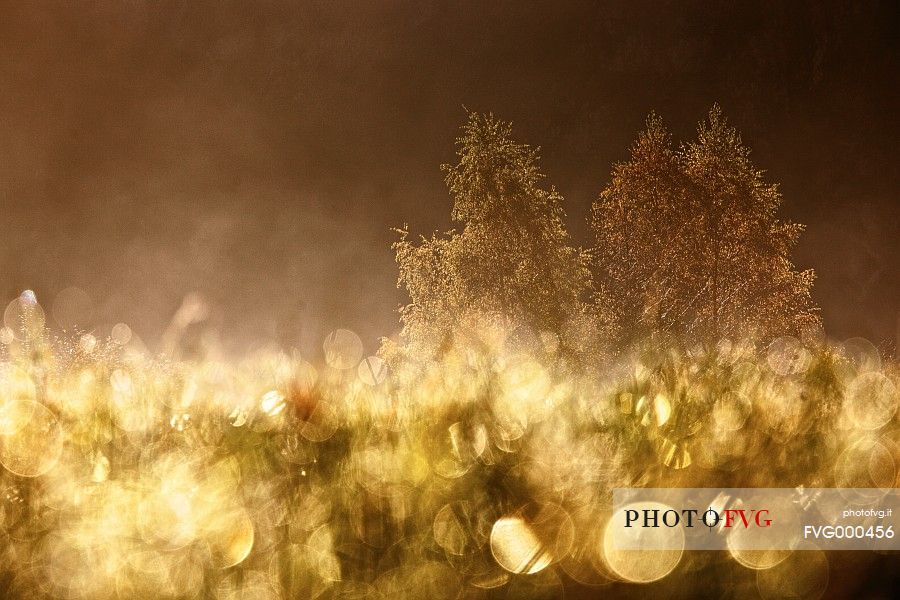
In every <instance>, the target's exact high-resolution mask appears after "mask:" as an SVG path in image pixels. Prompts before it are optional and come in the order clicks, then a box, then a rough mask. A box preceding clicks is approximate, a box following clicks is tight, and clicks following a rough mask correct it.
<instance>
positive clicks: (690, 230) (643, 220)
mask: <svg viewBox="0 0 900 600" xmlns="http://www.w3.org/2000/svg"><path fill="white" fill-rule="evenodd" d="M749 155H750V151H749V149H748V148H747V147H746V146H744V144H743V143H742V141H741V137H740V135H739V134H738V132H737V131H736V130H735V129H734V128H733V127H731V126H730V125H729V124H728V123H727V122H726V120H725V118H724V116H723V115H722V112H721V110H720V108H719V107H718V106H713V108H712V109H711V110H710V112H709V115H708V118H707V120H706V121H704V122H703V123H701V124H700V126H699V129H698V132H697V139H696V140H695V141H694V142H691V143H689V144H686V145H683V146H681V147H680V148H678V149H675V148H674V147H673V145H672V139H671V135H670V134H669V132H668V131H667V130H666V128H665V127H664V125H663V124H662V122H661V120H660V119H659V117H657V116H656V115H653V114H651V115H650V117H649V118H648V120H647V126H646V129H645V130H644V131H643V132H642V133H641V134H640V135H639V136H638V139H637V141H636V142H635V143H634V145H633V147H632V151H631V159H630V160H629V161H628V162H625V163H622V164H618V165H616V166H615V167H614V169H613V174H612V182H611V183H610V184H609V186H608V187H607V188H606V189H605V190H603V192H602V193H601V194H600V197H599V199H598V200H597V201H596V202H595V203H594V206H593V211H592V216H591V226H592V228H593V231H594V234H595V240H596V246H595V248H594V251H593V258H594V264H595V266H596V268H597V270H598V271H599V282H598V287H599V288H600V293H599V294H598V305H600V306H601V307H603V309H604V310H607V311H610V312H611V313H613V315H614V318H615V321H616V323H617V325H618V326H619V327H618V330H619V331H620V332H621V340H620V341H622V342H629V341H633V340H636V339H640V338H645V337H647V336H652V335H665V336H667V337H672V338H676V339H680V340H682V341H685V342H688V341H694V342H703V343H714V342H716V341H718V340H720V339H723V338H731V339H737V338H742V339H743V338H750V339H755V340H767V339H771V338H773V337H775V336H778V335H784V334H797V333H799V332H801V331H802V330H803V329H804V328H806V327H808V326H814V325H817V324H818V316H817V311H818V309H817V308H816V307H815V305H814V303H813V301H812V299H811V297H810V287H811V285H812V282H813V279H814V274H813V272H812V271H811V270H806V271H798V270H796V269H795V267H794V265H793V264H792V263H791V260H790V251H791V249H792V248H793V246H794V245H795V244H796V241H797V238H798V236H799V234H800V232H801V231H802V229H803V227H802V225H799V224H795V223H790V222H786V221H782V220H780V219H779V218H778V217H777V211H778V208H779V206H780V205H781V201H782V197H781V194H780V193H779V191H778V188H777V186H776V185H773V184H769V183H766V182H765V181H764V179H763V172H762V171H760V170H758V169H756V168H755V167H754V165H753V164H752V163H751V161H750V158H749Z"/></svg>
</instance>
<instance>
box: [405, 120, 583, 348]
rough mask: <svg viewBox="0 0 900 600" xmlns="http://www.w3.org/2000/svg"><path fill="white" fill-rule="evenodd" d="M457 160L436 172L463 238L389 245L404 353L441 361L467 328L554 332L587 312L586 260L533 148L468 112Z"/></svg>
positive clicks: (501, 125)
mask: <svg viewBox="0 0 900 600" xmlns="http://www.w3.org/2000/svg"><path fill="white" fill-rule="evenodd" d="M457 156H458V159H459V160H458V163H457V164H455V165H444V166H443V167H442V169H443V171H444V173H445V176H446V183H447V186H448V188H449V191H450V195H451V196H452V198H453V209H452V213H451V218H452V220H453V221H455V222H457V223H460V224H461V226H462V229H461V231H456V230H453V231H449V232H447V233H445V234H443V235H432V236H431V237H430V238H424V237H423V238H421V240H420V242H419V243H418V244H416V243H413V242H412V241H410V240H409V239H408V231H407V230H406V229H403V230H400V233H401V238H400V240H399V241H397V242H396V243H395V244H394V245H393V249H394V251H395V252H396V257H397V264H398V266H399V270H400V274H399V279H398V286H402V287H405V288H406V291H407V292H408V294H409V298H410V303H409V304H407V305H406V306H404V307H402V308H401V311H400V314H401V322H402V325H403V330H402V333H401V341H402V345H403V346H404V348H405V349H406V350H407V351H408V352H411V353H413V354H414V355H415V356H417V357H419V358H426V357H435V356H439V355H440V354H441V352H442V351H444V350H446V349H448V348H449V347H450V345H452V343H453V340H454V337H455V336H456V335H458V334H459V333H460V332H461V331H463V330H466V329H470V330H471V329H483V328H485V327H499V328H502V329H504V330H512V329H514V328H517V327H519V328H522V327H524V328H526V329H528V330H530V331H532V332H534V333H535V334H538V335H539V334H541V333H546V332H550V333H554V334H562V333H563V332H564V331H565V330H566V328H567V326H568V325H569V324H570V323H572V322H573V320H574V321H577V320H578V319H579V318H583V317H587V316H588V315H589V313H588V311H587V310H586V304H585V297H586V295H587V294H588V293H589V291H590V287H591V280H590V270H589V267H588V261H587V256H586V254H585V253H584V252H582V251H581V250H580V249H578V248H576V247H574V246H573V245H572V244H571V241H570V238H569V234H568V232H567V231H566V228H565V225H564V223H563V219H564V217H565V215H564V212H563V209H562V200H563V199H562V197H561V196H560V194H559V193H558V192H557V191H556V189H555V188H553V187H550V188H549V189H548V188H546V187H543V185H542V184H543V183H544V179H545V176H544V175H543V174H542V173H541V171H540V169H539V166H538V159H539V156H538V149H536V148H531V147H530V146H528V145H526V144H521V143H518V142H516V141H514V140H513V139H512V125H511V124H510V123H507V122H503V121H501V120H498V119H496V118H494V116H493V115H482V114H478V113H470V114H469V118H468V121H467V123H466V124H465V125H464V126H463V128H462V135H461V136H460V137H459V138H458V139H457Z"/></svg>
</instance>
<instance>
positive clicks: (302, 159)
mask: <svg viewBox="0 0 900 600" xmlns="http://www.w3.org/2000/svg"><path fill="white" fill-rule="evenodd" d="M720 4H724V3H718V2H716V3H709V5H705V4H703V3H690V2H688V3H685V2H672V3H659V2H653V3H646V4H644V5H639V4H636V3H634V2H621V3H619V2H616V3H581V2H576V3H562V2H542V3H539V2H528V3H522V2H486V3H485V2H471V3H470V2H465V3H462V4H459V5H455V6H454V5H450V4H444V3H430V2H410V3H394V2H347V3H336V2H324V3H306V2H304V3H280V2H266V3H259V4H254V3H250V2H231V3H213V2H184V3H180V2H162V3H146V2H139V1H131V2H102V3H94V4H90V3H86V2H79V3H71V6H64V5H63V3H52V4H46V5H44V7H43V8H36V6H38V5H37V4H36V3H30V2H29V3H21V2H2V4H0V209H2V210H0V236H2V238H0V239H2V242H0V292H2V294H3V295H4V296H5V297H6V299H11V298H13V297H14V296H15V295H16V294H17V293H18V292H19V291H20V290H21V289H23V288H26V287H31V288H34V289H35V290H36V291H37V293H38V297H39V299H41V300H43V301H44V303H45V304H46V303H47V302H49V301H50V300H52V298H53V296H54V295H55V293H56V292H58V291H59V290H61V289H62V288H65V287H67V286H71V285H77V286H79V287H81V288H83V289H85V290H87V291H88V293H89V294H90V295H91V296H92V297H93V298H94V300H95V301H96V303H97V311H96V313H97V317H96V318H97V321H98V323H99V322H107V323H111V322H116V321H119V320H125V321H127V322H129V323H131V324H132V325H133V327H134V329H135V330H136V331H137V332H139V333H140V334H142V335H143V336H144V337H145V338H147V339H148V340H151V341H152V340H153V339H155V338H156V337H157V336H158V335H159V332H160V331H161V330H162V328H163V327H164V325H165V323H166V321H167V320H168V319H169V318H170V317H171V315H172V313H173V312H174V310H175V309H176V307H177V306H178V303H179V299H180V298H181V297H182V296H183V295H184V294H185V293H187V292H190V291H199V292H201V293H202V294H203V295H205V296H206V297H207V298H208V299H209V302H210V303H211V305H212V307H213V320H214V322H216V323H218V324H220V325H222V328H223V331H224V332H225V336H226V338H227V339H230V340H232V341H249V340H257V339H266V338H271V337H273V336H274V337H277V338H279V339H280V340H281V341H282V342H287V343H300V344H301V345H302V346H304V347H307V348H311V347H313V346H317V345H318V343H319V340H320V339H321V336H322V335H324V332H325V331H327V330H328V329H330V328H333V327H336V326H348V327H351V328H353V329H356V330H357V331H359V332H360V333H361V334H362V335H363V338H364V340H365V342H366V343H367V345H368V346H369V349H370V350H371V349H374V340H375V338H376V337H377V336H378V335H381V334H389V333H391V332H392V331H393V330H394V329H395V328H396V314H395V312H394V310H395V308H396V306H397V304H398V303H399V302H400V301H401V300H402V296H401V294H400V292H399V291H398V290H396V289H395V287H394V282H395V268H394V265H393V262H392V256H391V254H390V251H389V248H388V245H389V242H390V241H391V239H392V234H391V232H390V231H389V227H391V226H395V225H401V224H402V223H403V222H409V223H410V225H411V226H412V228H413V230H414V231H415V232H421V233H427V232H429V231H430V230H432V229H434V228H441V229H443V228H446V227H448V226H449V221H448V215H449V209H450V200H449V198H448V196H447V194H446V192H445V190H444V187H443V183H442V180H441V174H440V171H439V168H438V167H439V164H440V163H442V162H446V161H449V160H451V159H452V158H453V138H454V136H455V133H456V128H457V127H458V126H459V125H460V123H461V122H462V120H463V118H464V112H463V109H462V106H463V105H465V106H466V107H468V108H470V109H474V110H483V111H493V112H495V113H496V114H498V115H500V116H502V117H504V118H506V119H511V120H513V121H514V122H515V123H516V128H517V132H518V133H519V134H520V136H521V137H522V138H523V139H525V140H526V141H528V142H530V143H533V144H538V145H541V146H542V147H543V155H544V165H545V168H546V171H547V172H548V173H549V175H550V178H551V181H552V182H553V183H555V184H556V185H557V187H558V188H560V190H561V191H562V192H563V194H564V195H565V196H566V198H567V208H568V212H569V216H570V219H571V221H572V228H573V231H574V232H575V235H576V237H577V238H578V239H579V241H581V242H586V241H587V239H586V237H585V233H586V231H585V229H586V228H585V225H584V220H585V218H586V215H587V209H588V206H589V204H590V202H591V200H592V199H593V198H594V197H595V196H596V194H597V193H598V192H599V191H600V189H602V187H603V186H604V184H605V183H606V182H607V180H608V176H609V169H610V165H611V163H612V162H614V161H617V160H621V159H624V158H625V157H626V156H627V148H628V146H629V144H630V143H631V140H632V139H633V137H634V135H635V133H636V132H637V130H638V129H639V128H640V127H641V125H642V122H643V119H644V117H645V115H646V113H647V112H648V111H649V110H651V109H655V110H656V111H658V112H659V113H661V114H662V115H663V117H664V118H665V119H666V120H667V122H668V123H669V124H670V126H671V127H672V129H673V130H674V132H675V133H676V134H677V135H679V136H687V135H689V134H690V133H691V131H692V129H693V127H694V124H695V123H696V121H697V120H699V119H700V118H701V117H702V116H703V114H704V112H705V111H706V109H707V108H708V107H709V105H710V104H711V103H713V102H716V101H717V102H719V103H720V104H721V105H722V106H723V108H724V110H725V111H726V114H727V115H728V116H729V118H730V119H731V120H732V122H734V123H735V124H736V125H737V126H738V127H739V128H740V129H741V130H742V132H743V134H744V137H745V140H746V141H747V142H748V143H749V144H750V145H751V146H752V147H753V149H754V158H755V160H756V162H757V164H758V165H759V166H760V167H762V168H765V169H767V170H768V172H769V174H770V177H771V179H772V180H774V181H778V182H781V183H782V189H783V192H784V195H785V198H786V203H785V207H784V214H785V215H787V216H789V217H791V218H793V219H796V220H799V221H801V222H804V223H807V224H808V226H809V228H808V231H807V233H806V235H805V236H804V238H803V240H802V242H801V244H800V246H799V248H798V249H797V252H796V258H797V262H798V263H799V264H800V265H801V266H803V267H807V266H811V267H814V268H815V269H816V270H817V271H818V273H819V280H818V283H817V285H816V288H815V297H816V299H817V300H818V301H819V303H820V304H821V306H822V309H823V316H824V319H825V323H826V326H827V328H828V329H829V331H830V332H831V333H832V334H833V335H835V336H836V337H839V338H843V337H849V336H853V335H862V336H865V337H868V338H870V339H873V340H880V339H888V340H894V339H895V338H896V337H897V335H898V328H900V322H898V321H900V259H898V256H900V199H898V189H900V188H898V184H900V169H898V159H897V147H896V144H897V140H898V139H900V135H898V134H900V126H898V110H897V109H898V106H900V102H898V100H900V98H898V96H900V93H898V85H897V79H898V73H900V69H898V67H900V56H898V42H897V38H898V33H900V28H898V19H897V15H896V14H895V12H896V9H895V8H894V7H892V6H891V4H892V3H889V2H884V3H861V4H860V5H859V6H852V5H851V4H850V3H847V4H846V5H842V4H833V5H830V6H823V5H821V4H820V3H817V2H810V3H800V2H786V3H763V4H758V5H756V4H753V3H740V4H741V7H740V8H737V9H735V8H729V9H723V8H720V7H719V5H720ZM525 6H527V7H528V8H527V9H526V8H523V7H525Z"/></svg>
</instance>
